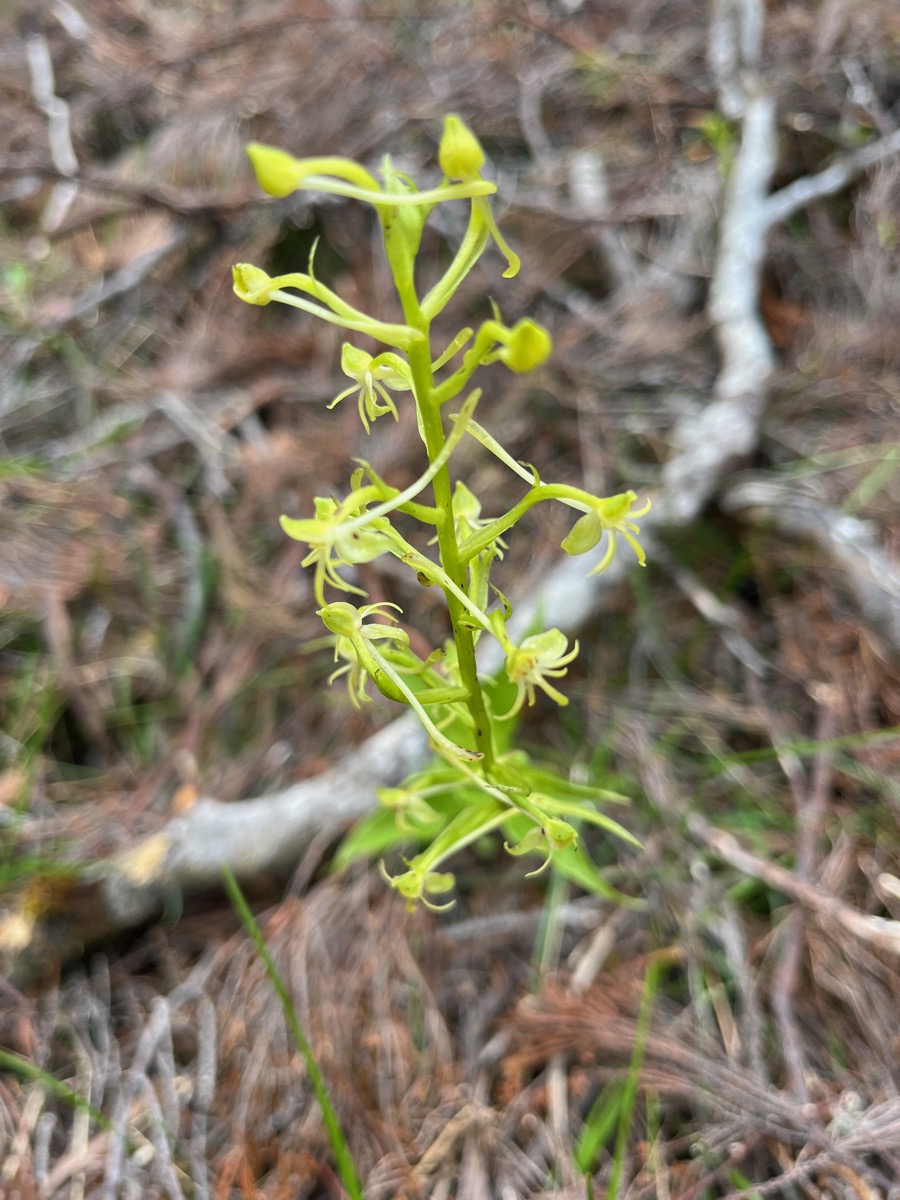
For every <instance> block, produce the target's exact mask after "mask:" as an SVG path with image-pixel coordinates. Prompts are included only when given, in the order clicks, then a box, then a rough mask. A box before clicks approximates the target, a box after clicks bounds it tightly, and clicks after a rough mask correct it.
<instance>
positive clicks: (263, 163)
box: [247, 142, 304, 197]
mask: <svg viewBox="0 0 900 1200" xmlns="http://www.w3.org/2000/svg"><path fill="white" fill-rule="evenodd" d="M247 157H248V158H249V159H250V165H251V166H252V167H253V172H254V174H255V175H256V182H257V183H258V184H259V186H260V187H261V188H262V190H263V191H264V192H268V193H269V195H270V196H279V197H280V196H289V195H290V194H291V192H296V190H297V188H298V187H299V186H300V184H301V182H302V181H303V176H304V170H303V165H302V163H301V162H300V160H299V159H296V158H294V156H293V154H288V152H287V151H286V150H279V149H277V148H276V147H275V146H264V145H263V144H262V142H250V143H249V144H248V146H247Z"/></svg>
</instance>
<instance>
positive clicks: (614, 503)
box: [562, 491, 650, 575]
mask: <svg viewBox="0 0 900 1200" xmlns="http://www.w3.org/2000/svg"><path fill="white" fill-rule="evenodd" d="M635 500H637V493H636V492H632V491H627V492H620V493H619V494H618V495H617V496H608V497H606V499H604V500H598V501H596V502H595V503H594V505H593V507H592V508H591V510H590V512H586V513H585V514H584V516H583V517H579V518H578V520H577V521H576V522H575V524H574V525H573V526H572V531H571V533H570V534H569V535H568V537H567V538H565V540H564V541H563V543H562V548H563V550H565V552H566V554H585V553H586V552H587V551H588V550H593V548H594V547H595V546H596V545H597V543H598V542H599V541H600V539H601V538H602V537H603V535H604V533H606V534H608V535H609V544H608V545H607V547H606V553H605V554H604V555H603V557H602V558H601V559H600V561H599V562H598V563H597V565H596V567H594V568H593V570H592V571H590V572H589V573H590V574H591V575H596V574H597V573H598V572H599V571H605V570H606V568H607V567H608V566H609V564H610V563H611V562H612V560H613V558H614V556H615V553H616V545H617V543H618V538H619V535H621V536H622V537H623V538H624V539H625V541H626V542H627V543H628V545H629V546H630V547H631V548H632V550H633V551H634V552H635V554H636V555H637V560H638V562H639V563H640V565H641V566H642V567H643V566H646V563H647V556H646V555H645V554H644V549H643V547H642V546H641V544H640V542H639V541H638V540H637V536H636V535H637V534H638V533H640V531H641V530H640V526H639V525H638V524H637V523H636V522H635V517H642V516H644V514H645V513H648V512H649V511H650V501H649V500H647V501H645V503H644V504H643V505H642V506H641V507H640V508H638V509H635V508H634V502H635Z"/></svg>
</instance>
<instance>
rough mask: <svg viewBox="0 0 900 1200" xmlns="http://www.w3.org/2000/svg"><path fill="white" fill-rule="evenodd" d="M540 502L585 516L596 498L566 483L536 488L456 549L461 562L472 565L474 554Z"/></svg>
mask: <svg viewBox="0 0 900 1200" xmlns="http://www.w3.org/2000/svg"><path fill="white" fill-rule="evenodd" d="M542 500H561V501H562V503H563V504H569V505H571V507H573V508H578V509H579V511H584V512H588V511H589V510H590V507H591V504H592V502H594V503H596V497H595V496H592V495H591V494H590V492H585V491H583V490H582V489H581V488H577V487H572V486H570V485H569V484H567V483H539V484H536V485H535V486H534V487H533V488H532V489H531V491H530V492H528V493H527V494H526V495H525V496H523V497H522V499H521V500H520V501H519V503H518V504H515V505H513V507H512V508H511V509H510V510H509V512H506V513H504V514H503V516H502V517H497V519H496V520H495V521H491V522H490V523H489V524H488V525H484V526H483V527H482V528H481V529H479V530H478V532H477V533H473V534H472V535H471V537H467V538H466V540H465V541H464V542H463V544H462V546H460V548H459V557H460V561H461V562H462V563H463V564H466V563H469V562H471V561H472V559H473V558H474V557H475V556H476V555H477V554H480V553H481V551H482V550H486V549H487V547H488V546H490V544H491V543H492V542H495V541H496V540H497V538H498V537H502V536H503V534H504V533H506V531H507V529H510V528H511V527H512V526H513V525H515V523H516V521H518V520H519V518H520V517H522V516H524V515H525V513H527V512H528V510H529V509H530V508H534V506H535V505H536V504H540V503H541V501H542Z"/></svg>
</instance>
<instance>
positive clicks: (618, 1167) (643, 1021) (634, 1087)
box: [606, 959, 660, 1200]
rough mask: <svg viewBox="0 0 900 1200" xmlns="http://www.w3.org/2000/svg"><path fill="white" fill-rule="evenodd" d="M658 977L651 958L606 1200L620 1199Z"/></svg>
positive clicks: (645, 980)
mask: <svg viewBox="0 0 900 1200" xmlns="http://www.w3.org/2000/svg"><path fill="white" fill-rule="evenodd" d="M659 975H660V964H659V962H658V961H657V960H656V959H652V960H651V962H650V965H649V966H648V967H647V973H646V975H645V976H644V990H643V992H642V994H641V1007H640V1011H639V1012H638V1019H637V1028H636V1029H635V1033H634V1047H633V1048H632V1051H631V1062H630V1063H629V1064H628V1074H627V1075H626V1076H625V1084H624V1088H623V1092H622V1099H621V1102H620V1104H619V1129H618V1132H617V1134H616V1148H615V1152H614V1154H613V1165H612V1173H611V1175H610V1177H609V1185H608V1186H607V1189H606V1200H618V1195H619V1188H620V1186H621V1183H622V1170H623V1168H624V1164H625V1156H626V1154H627V1153H628V1136H629V1134H630V1132H631V1121H632V1117H633V1116H634V1106H635V1103H636V1101H637V1094H638V1084H639V1083H640V1078H641V1067H642V1066H643V1063H644V1049H645V1047H646V1045H647V1034H648V1032H649V1030H650V1015H651V1013H652V1012H653V1001H654V999H655V997H656V993H657V991H658V990H659Z"/></svg>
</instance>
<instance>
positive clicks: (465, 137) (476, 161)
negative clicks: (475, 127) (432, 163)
mask: <svg viewBox="0 0 900 1200" xmlns="http://www.w3.org/2000/svg"><path fill="white" fill-rule="evenodd" d="M438 163H439V164H440V168H441V170H442V171H443V172H444V174H445V175H446V176H447V178H448V179H477V178H478V177H479V176H480V174H481V168H482V167H483V166H484V163H485V158H484V151H483V150H482V148H481V143H480V142H479V140H478V138H477V137H476V136H475V134H474V133H473V132H472V130H471V129H470V128H469V127H468V125H465V124H464V123H463V122H462V121H461V120H460V119H459V117H457V116H455V115H454V114H453V113H450V114H449V115H448V116H446V117H444V133H443V136H442V137H441V144H440V146H439V147H438Z"/></svg>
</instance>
